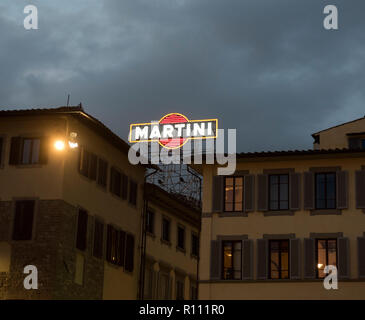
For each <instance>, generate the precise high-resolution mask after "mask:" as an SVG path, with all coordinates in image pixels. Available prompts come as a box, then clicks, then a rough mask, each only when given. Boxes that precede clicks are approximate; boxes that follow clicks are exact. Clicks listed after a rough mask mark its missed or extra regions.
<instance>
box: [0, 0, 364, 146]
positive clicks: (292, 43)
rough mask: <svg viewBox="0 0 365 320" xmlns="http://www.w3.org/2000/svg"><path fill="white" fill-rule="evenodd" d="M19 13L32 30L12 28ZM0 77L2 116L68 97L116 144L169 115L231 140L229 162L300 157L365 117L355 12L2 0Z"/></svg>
mask: <svg viewBox="0 0 365 320" xmlns="http://www.w3.org/2000/svg"><path fill="white" fill-rule="evenodd" d="M27 4H34V5H36V6H37V7H38V10H39V30H33V31H26V30H25V29H24V28H23V19H24V17H25V16H26V15H25V14H24V13H23V9H24V6H25V5H27ZM327 4H334V5H337V7H338V10H339V30H338V31H326V30H324V28H323V19H324V14H323V8H324V7H325V5H327ZM0 66H1V72H0V106H1V107H0V108H1V109H6V108H30V107H31V108H35V107H53V106H54V107H56V106H60V105H65V104H66V100H67V93H70V94H71V104H78V103H79V102H80V101H81V102H82V103H83V106H84V107H85V109H86V111H87V112H88V113H90V114H92V115H94V116H96V117H97V118H98V119H100V120H101V121H103V122H104V123H105V124H106V125H108V126H109V127H110V128H111V129H112V130H113V131H115V132H116V133H118V134H119V135H120V136H121V137H122V138H126V137H127V131H128V124H129V123H131V122H148V121H150V120H158V119H159V118H160V117H161V116H163V115H164V114H166V113H169V112H174V111H176V112H181V113H184V114H185V115H186V116H187V117H189V118H192V119H201V118H212V117H217V118H219V119H220V126H221V127H224V128H237V133H238V137H237V144H238V150H239V151H253V150H255V151H262V150H273V149H280V150H285V149H293V148H300V149H303V148H311V147H312V138H311V137H310V134H311V133H313V132H315V131H318V130H320V129H322V128H325V127H328V126H331V125H335V124H338V123H340V122H342V121H348V120H352V119H354V118H358V117H361V116H363V115H364V114H365V90H364V86H365V1H364V0H72V1H71V0H62V1H59V0H27V1H24V0H1V1H0Z"/></svg>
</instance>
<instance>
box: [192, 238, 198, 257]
mask: <svg viewBox="0 0 365 320" xmlns="http://www.w3.org/2000/svg"><path fill="white" fill-rule="evenodd" d="M191 254H192V255H193V256H196V257H197V256H198V255H199V237H198V235H197V234H195V233H192V234H191Z"/></svg>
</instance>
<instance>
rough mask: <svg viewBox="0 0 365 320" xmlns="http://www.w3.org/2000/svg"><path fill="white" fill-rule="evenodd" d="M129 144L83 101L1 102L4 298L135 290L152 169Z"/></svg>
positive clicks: (0, 293)
mask: <svg viewBox="0 0 365 320" xmlns="http://www.w3.org/2000/svg"><path fill="white" fill-rule="evenodd" d="M128 150H129V146H128V145H127V143H126V142H124V141H123V140H122V139H120V138H119V137H118V136H117V135H115V134H114V133H113V132H111V131H110V130H109V129H108V128H107V127H105V126H104V125H103V124H102V123H101V122H100V121H98V120H97V119H95V118H94V117H92V116H90V115H88V114H87V113H86V112H84V110H83V109H82V107H81V106H79V107H61V108H56V109H33V110H18V111H0V160H1V162H0V165H1V166H0V299H137V297H138V295H139V290H140V265H141V248H140V239H141V233H142V230H143V227H142V216H143V210H144V195H143V193H144V176H145V171H146V168H145V167H144V166H142V165H131V164H130V163H129V161H128ZM166 215H168V210H167V211H166ZM166 248H168V247H166ZM162 249H163V248H162ZM154 255H155V254H152V256H154ZM166 260H167V261H168V259H166ZM182 260H183V259H182ZM28 265H33V266H35V267H36V268H37V270H38V289H36V290H26V289H25V288H24V284H23V281H24V278H25V277H26V276H27V275H26V274H25V273H24V267H25V266H28ZM175 265H176V264H175ZM176 267H179V266H176ZM185 267H186V268H187V271H186V274H189V275H190V273H191V272H192V268H191V267H190V265H188V264H187V265H186V264H182V265H181V266H180V268H181V269H183V270H184V268H185Z"/></svg>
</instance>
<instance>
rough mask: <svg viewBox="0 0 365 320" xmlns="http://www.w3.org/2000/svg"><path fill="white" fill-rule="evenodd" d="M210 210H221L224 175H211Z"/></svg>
mask: <svg viewBox="0 0 365 320" xmlns="http://www.w3.org/2000/svg"><path fill="white" fill-rule="evenodd" d="M212 191H213V193H212V201H213V203H212V211H213V212H223V204H224V203H223V201H224V176H214V177H213V190H212Z"/></svg>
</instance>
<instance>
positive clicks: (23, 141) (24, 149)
mask: <svg viewBox="0 0 365 320" xmlns="http://www.w3.org/2000/svg"><path fill="white" fill-rule="evenodd" d="M47 147H48V146H47V143H46V138H23V137H12V138H11V145H10V156H9V164H11V165H19V164H24V165H30V164H45V163H47V153H48V148H47Z"/></svg>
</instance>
